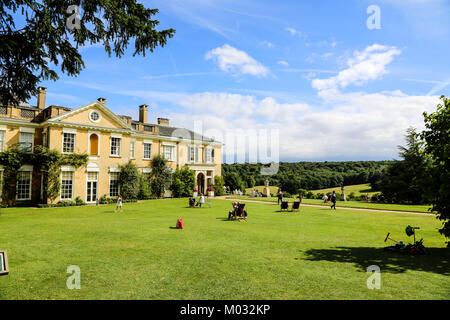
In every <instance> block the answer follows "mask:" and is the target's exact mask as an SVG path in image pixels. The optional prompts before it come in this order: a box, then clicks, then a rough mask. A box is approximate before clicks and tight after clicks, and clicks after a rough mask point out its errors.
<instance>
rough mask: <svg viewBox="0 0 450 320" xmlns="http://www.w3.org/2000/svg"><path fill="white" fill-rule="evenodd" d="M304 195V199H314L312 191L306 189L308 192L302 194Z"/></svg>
mask: <svg viewBox="0 0 450 320" xmlns="http://www.w3.org/2000/svg"><path fill="white" fill-rule="evenodd" d="M304 197H305V198H306V199H314V192H312V191H308V192H307V193H306V194H305V195H304Z"/></svg>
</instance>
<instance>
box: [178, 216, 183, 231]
mask: <svg viewBox="0 0 450 320" xmlns="http://www.w3.org/2000/svg"><path fill="white" fill-rule="evenodd" d="M183 228H184V223H183V219H181V218H180V219H178V220H177V229H183Z"/></svg>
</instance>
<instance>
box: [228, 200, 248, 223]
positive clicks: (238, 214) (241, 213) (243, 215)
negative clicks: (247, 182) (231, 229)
mask: <svg viewBox="0 0 450 320" xmlns="http://www.w3.org/2000/svg"><path fill="white" fill-rule="evenodd" d="M244 208H245V203H239V204H238V208H237V209H236V210H234V214H233V215H232V216H231V220H242V219H243V220H247V211H245V210H244Z"/></svg>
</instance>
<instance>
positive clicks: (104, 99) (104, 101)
mask: <svg viewBox="0 0 450 320" xmlns="http://www.w3.org/2000/svg"><path fill="white" fill-rule="evenodd" d="M97 101H98V102H100V103H101V104H102V105H104V106H106V98H98V99H97Z"/></svg>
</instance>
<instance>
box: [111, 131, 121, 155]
mask: <svg viewBox="0 0 450 320" xmlns="http://www.w3.org/2000/svg"><path fill="white" fill-rule="evenodd" d="M113 139H118V140H119V152H118V154H114V153H112V151H113V150H112V146H113V145H112V144H113ZM121 155H122V136H121V135H120V136H118V135H111V138H110V139H109V156H110V157H121Z"/></svg>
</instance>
